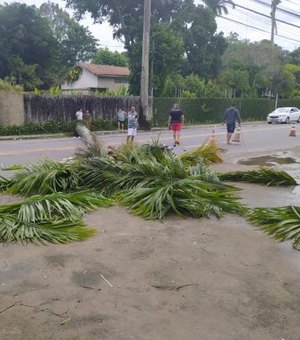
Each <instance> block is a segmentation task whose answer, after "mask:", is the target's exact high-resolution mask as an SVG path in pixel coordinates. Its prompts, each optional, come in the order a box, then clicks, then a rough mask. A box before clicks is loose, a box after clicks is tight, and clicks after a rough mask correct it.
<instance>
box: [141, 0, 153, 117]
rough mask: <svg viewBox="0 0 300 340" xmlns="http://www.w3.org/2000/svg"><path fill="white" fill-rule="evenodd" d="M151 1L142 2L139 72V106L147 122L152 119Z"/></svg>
mask: <svg viewBox="0 0 300 340" xmlns="http://www.w3.org/2000/svg"><path fill="white" fill-rule="evenodd" d="M150 22H151V0H144V27H143V55H142V70H141V90H140V97H141V105H142V108H143V114H144V115H145V116H146V119H147V120H150V119H151V118H152V112H150V110H149V44H150Z"/></svg>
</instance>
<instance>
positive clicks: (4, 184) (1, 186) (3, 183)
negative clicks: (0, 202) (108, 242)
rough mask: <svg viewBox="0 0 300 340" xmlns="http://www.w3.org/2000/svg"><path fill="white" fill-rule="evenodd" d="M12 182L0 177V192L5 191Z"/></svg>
mask: <svg viewBox="0 0 300 340" xmlns="http://www.w3.org/2000/svg"><path fill="white" fill-rule="evenodd" d="M12 183H13V181H12V180H11V179H8V178H5V177H3V176H0V191H1V192H3V191H6V190H8V188H9V187H10V186H11V185H12Z"/></svg>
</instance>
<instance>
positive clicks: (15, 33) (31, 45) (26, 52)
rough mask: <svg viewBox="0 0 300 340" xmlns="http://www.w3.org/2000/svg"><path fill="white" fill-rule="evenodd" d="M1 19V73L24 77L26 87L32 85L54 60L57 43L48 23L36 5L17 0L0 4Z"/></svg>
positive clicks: (20, 79)
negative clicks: (16, 0) (21, 2)
mask: <svg viewBox="0 0 300 340" xmlns="http://www.w3.org/2000/svg"><path fill="white" fill-rule="evenodd" d="M0 23H1V24H0V77H1V78H4V77H12V78H13V79H14V81H15V82H16V83H20V84H23V79H24V78H26V81H24V82H25V84H24V85H25V89H27V90H29V89H33V87H34V86H36V85H38V84H40V83H41V82H42V81H43V80H46V79H47V78H48V77H49V74H50V73H51V70H52V68H53V66H54V64H55V61H56V53H57V48H58V44H57V41H56V39H55V38H54V37H53V34H52V31H51V29H50V26H49V23H48V21H47V20H46V19H45V18H42V17H41V16H40V14H39V12H38V10H37V8H36V7H35V6H27V5H25V4H19V3H16V2H15V3H12V4H11V5H8V4H5V5H4V6H1V7H0ZM30 79H31V80H32V81H30Z"/></svg>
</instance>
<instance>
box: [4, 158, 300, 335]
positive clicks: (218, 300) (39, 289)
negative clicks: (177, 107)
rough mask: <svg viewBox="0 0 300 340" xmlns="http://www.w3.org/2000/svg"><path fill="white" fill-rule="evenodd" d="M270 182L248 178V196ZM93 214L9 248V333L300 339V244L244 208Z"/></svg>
mask: <svg viewBox="0 0 300 340" xmlns="http://www.w3.org/2000/svg"><path fill="white" fill-rule="evenodd" d="M228 164H229V163H228ZM225 166H226V164H225ZM228 166H229V165H228ZM264 189H265V188H263V187H260V190H262V191H261V192H260V193H259V194H257V193H258V192H257V190H258V189H257V188H256V187H254V186H252V185H244V186H243V187H242V190H241V195H242V197H243V200H244V202H245V203H247V204H253V205H257V196H259V197H261V196H263V195H264ZM251 190H252V192H251ZM268 190H272V188H269V189H268ZM275 190H276V189H275ZM280 190H281V189H280ZM272 193H274V191H270V192H268V195H265V199H264V200H263V198H261V201H260V203H262V204H263V203H264V202H268V197H270V196H272ZM281 195H282V192H278V195H277V197H278V199H279V198H280V197H281ZM284 197H285V198H286V199H287V200H288V197H289V193H286V196H284ZM6 199H7V198H5V197H2V198H1V201H2V202H3V201H4V200H6ZM276 203H277V204H278V200H275V199H274V201H273V204H274V205H275V204H276ZM86 223H87V224H88V225H89V226H90V227H93V228H95V229H96V230H97V234H96V236H95V237H93V238H90V239H88V240H86V241H83V242H77V243H71V244H67V245H48V246H42V245H40V246H38V245H31V244H29V245H21V244H8V245H2V246H1V252H0V338H1V339H3V340H6V339H9V340H11V339H13V340H19V339H20V340H21V339H26V340H27V339H28V340H32V339H43V340H47V339H49V340H50V339H63V340H65V339H66V340H67V339H72V340H73V339H75V340H77V339H78V340H81V339H82V340H86V339H89V340H90V339H91V340H93V339H95V340H96V339H97V340H99V339H116V340H129V339H134V340H135V339H136V340H140V339H143V340H148V339H149V340H150V339H151V340H153V339H155V340H169V339H170V340H171V339H172V340H177V339H178V340H181V339H192V340H199V339H205V340H219V339H220V340H240V339H243V340H244V339H245V340H247V339H249V340H250V339H251V340H252V339H253V340H254V339H255V340H256V339H264V340H274V339H286V340H299V334H300V323H299V314H300V285H299V282H300V281H299V279H300V268H299V260H300V253H299V252H296V251H294V250H292V249H291V247H290V244H289V243H283V244H279V243H277V242H276V241H274V240H272V239H271V238H270V237H269V236H268V235H265V234H263V233H262V232H261V231H258V230H256V229H255V228H254V227H253V226H252V225H249V224H248V223H247V222H246V221H245V220H244V219H243V218H242V217H239V216H236V215H227V216H225V217H224V218H222V219H219V220H217V219H214V218H212V219H192V218H187V219H181V218H177V217H174V216H173V217H168V218H166V220H164V221H163V222H159V221H144V220H142V219H140V218H137V217H134V216H132V215H130V214H129V213H128V212H127V211H126V210H125V209H123V208H119V207H112V208H108V209H101V210H99V211H97V212H95V213H93V214H89V215H87V216H86Z"/></svg>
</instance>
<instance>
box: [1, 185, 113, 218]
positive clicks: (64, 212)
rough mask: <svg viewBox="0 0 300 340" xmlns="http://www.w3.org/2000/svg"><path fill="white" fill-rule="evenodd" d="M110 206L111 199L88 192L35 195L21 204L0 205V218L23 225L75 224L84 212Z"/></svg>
mask: <svg viewBox="0 0 300 340" xmlns="http://www.w3.org/2000/svg"><path fill="white" fill-rule="evenodd" d="M111 204H112V200H111V199H108V198H106V197H104V196H102V195H99V194H94V193H91V192H88V191H81V192H73V193H68V194H64V193H55V194H49V195H35V196H32V197H30V198H27V199H26V200H25V201H23V202H16V203H9V204H5V205H0V218H5V217H6V216H10V218H11V219H12V218H14V219H15V220H18V221H21V222H23V223H29V222H33V223H35V222H42V221H50V220H51V221H59V222H62V221H70V222H77V221H78V220H80V219H81V218H82V216H83V214H84V213H85V212H86V211H90V210H94V209H96V208H99V207H107V206H110V205H111Z"/></svg>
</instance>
